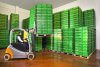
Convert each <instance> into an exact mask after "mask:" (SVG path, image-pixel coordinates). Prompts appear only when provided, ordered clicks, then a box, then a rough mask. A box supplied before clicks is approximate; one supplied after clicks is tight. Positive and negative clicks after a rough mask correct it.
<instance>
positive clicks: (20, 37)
mask: <svg viewBox="0 0 100 67" xmlns="http://www.w3.org/2000/svg"><path fill="white" fill-rule="evenodd" d="M17 41H18V43H20V44H21V45H23V46H24V47H25V48H26V49H27V50H28V49H29V46H28V43H27V42H24V41H23V38H22V34H21V32H20V33H19V35H18V36H17Z"/></svg>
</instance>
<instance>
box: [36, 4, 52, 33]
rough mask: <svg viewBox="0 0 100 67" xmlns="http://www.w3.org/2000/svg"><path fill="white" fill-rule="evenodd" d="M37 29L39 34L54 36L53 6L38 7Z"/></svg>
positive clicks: (42, 5)
mask: <svg viewBox="0 0 100 67" xmlns="http://www.w3.org/2000/svg"><path fill="white" fill-rule="evenodd" d="M36 29H37V34H52V32H53V30H52V29H53V25H52V5H51V4H38V5H36Z"/></svg>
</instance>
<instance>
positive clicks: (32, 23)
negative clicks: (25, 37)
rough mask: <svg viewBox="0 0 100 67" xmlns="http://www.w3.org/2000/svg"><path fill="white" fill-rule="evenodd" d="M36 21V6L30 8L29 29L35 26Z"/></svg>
mask: <svg viewBox="0 0 100 67" xmlns="http://www.w3.org/2000/svg"><path fill="white" fill-rule="evenodd" d="M35 23H36V7H35V6H34V7H32V8H31V9H30V19H29V29H32V28H35V26H36V25H35Z"/></svg>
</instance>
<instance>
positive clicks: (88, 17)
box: [83, 9, 96, 51]
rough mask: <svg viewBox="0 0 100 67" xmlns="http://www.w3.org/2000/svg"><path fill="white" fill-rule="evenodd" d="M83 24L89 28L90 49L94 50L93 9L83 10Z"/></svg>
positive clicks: (94, 27) (94, 26)
mask: <svg viewBox="0 0 100 67" xmlns="http://www.w3.org/2000/svg"><path fill="white" fill-rule="evenodd" d="M83 16H84V25H85V26H88V27H89V28H91V37H92V40H91V42H93V43H92V51H95V50H96V23H95V11H94V9H90V10H86V11H84V12H83Z"/></svg>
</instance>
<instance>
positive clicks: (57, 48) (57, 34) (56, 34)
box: [54, 29, 62, 52]
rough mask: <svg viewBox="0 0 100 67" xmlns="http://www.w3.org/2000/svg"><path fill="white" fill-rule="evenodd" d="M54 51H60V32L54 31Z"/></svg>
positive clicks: (58, 30)
mask: <svg viewBox="0 0 100 67" xmlns="http://www.w3.org/2000/svg"><path fill="white" fill-rule="evenodd" d="M54 51H57V52H61V51H62V30H61V29H54Z"/></svg>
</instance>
